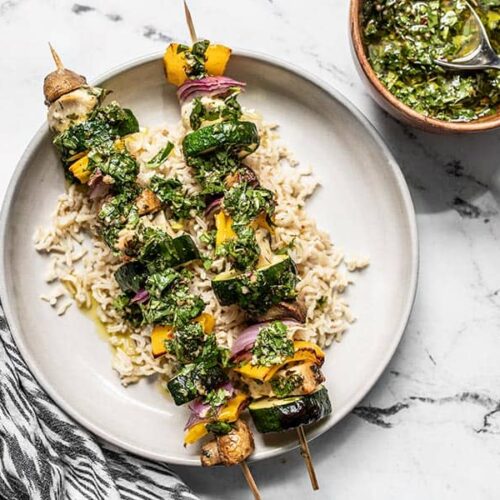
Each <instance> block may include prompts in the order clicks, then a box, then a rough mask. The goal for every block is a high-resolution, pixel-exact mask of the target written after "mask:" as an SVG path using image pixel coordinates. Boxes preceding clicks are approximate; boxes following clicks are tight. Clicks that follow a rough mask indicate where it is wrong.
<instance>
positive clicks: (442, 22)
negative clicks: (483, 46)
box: [362, 0, 500, 122]
mask: <svg viewBox="0 0 500 500" xmlns="http://www.w3.org/2000/svg"><path fill="white" fill-rule="evenodd" d="M475 9H476V11H477V13H478V14H479V16H480V17H481V19H482V21H483V23H484V25H485V27H486V30H487V31H488V35H489V37H490V40H491V43H492V45H493V48H494V49H495V50H496V51H497V52H500V5H499V2H498V0H481V1H479V2H478V5H476V6H475ZM362 18H363V20H362V22H363V35H364V42H365V46H366V50H367V55H368V59H369V61H370V64H371V65H372V67H373V69H374V70H375V73H376V74H377V76H378V78H379V79H380V81H381V82H382V83H383V84H384V86H385V87H387V89H388V90H389V91H390V92H391V93H392V94H393V95H394V96H395V97H397V98H398V99H399V100H401V101H402V102H403V103H404V104H406V105H407V106H409V107H411V108H413V109H414V110H415V111H417V112H419V113H421V114H423V115H426V116H430V117H433V118H437V119H440V120H446V121H461V122H467V121H470V120H474V119H477V118H480V117H482V116H486V115H489V114H492V113H494V112H495V111H496V107H497V105H498V104H499V101H500V73H499V72H496V71H477V72H470V71H468V72H458V73H457V72H452V71H447V70H444V69H442V68H441V67H439V66H438V65H437V64H436V63H435V62H434V60H435V59H448V60H450V59H454V58H456V57H460V56H463V55H465V54H466V53H468V52H470V51H471V50H473V49H474V48H475V47H476V46H477V43H478V38H477V24H476V23H475V22H474V19H473V17H472V16H471V13H470V10H469V9H468V8H467V6H466V3H465V2H464V1H463V0H458V1H449V0H446V1H439V0H431V1H412V0H367V1H365V2H364V3H363V11H362Z"/></svg>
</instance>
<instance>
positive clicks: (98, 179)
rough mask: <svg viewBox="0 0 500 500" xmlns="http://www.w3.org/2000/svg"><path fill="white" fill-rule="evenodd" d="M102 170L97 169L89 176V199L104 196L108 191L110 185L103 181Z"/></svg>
mask: <svg viewBox="0 0 500 500" xmlns="http://www.w3.org/2000/svg"><path fill="white" fill-rule="evenodd" d="M103 178H104V177H103V175H102V172H101V171H100V170H99V169H97V170H96V171H95V172H94V173H93V174H92V177H90V179H89V182H88V186H89V193H88V194H89V198H90V199H91V200H98V199H99V198H104V196H106V195H107V194H108V192H109V188H110V185H109V184H106V183H105V182H104V181H103Z"/></svg>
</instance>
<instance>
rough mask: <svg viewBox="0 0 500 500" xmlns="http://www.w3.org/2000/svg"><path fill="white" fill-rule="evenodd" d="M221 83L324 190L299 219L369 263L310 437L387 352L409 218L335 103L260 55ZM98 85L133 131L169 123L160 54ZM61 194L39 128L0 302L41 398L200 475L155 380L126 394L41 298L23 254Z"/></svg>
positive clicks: (402, 309) (172, 107)
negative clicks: (131, 118) (323, 409)
mask: <svg viewBox="0 0 500 500" xmlns="http://www.w3.org/2000/svg"><path fill="white" fill-rule="evenodd" d="M227 73H228V75H230V76H232V77H234V78H236V79H238V80H242V81H245V82H247V83H248V86H247V89H248V90H247V92H246V93H245V95H244V96H243V101H244V103H245V104H246V105H247V106H251V107H254V108H256V109H258V110H259V111H260V112H262V113H263V115H264V117H265V118H266V119H267V120H268V121H274V122H277V123H279V124H280V130H281V136H282V139H283V142H284V143H286V144H287V145H288V146H289V148H290V149H291V150H292V151H293V152H294V153H295V155H296V157H297V159H299V160H300V161H301V162H302V163H305V164H307V165H312V166H313V167H314V170H315V173H316V175H317V176H318V178H319V180H320V182H321V185H322V187H321V189H320V190H319V192H317V193H316V194H315V195H314V197H313V199H312V200H311V202H310V204H309V207H308V209H309V211H310V213H312V214H313V215H314V217H315V218H316V219H317V221H318V224H319V226H320V227H321V228H323V229H325V230H327V231H328V232H329V233H330V234H331V237H332V240H333V241H334V242H335V243H336V244H337V245H339V246H341V247H342V248H343V249H345V250H346V251H347V252H352V253H356V252H362V253H365V254H367V255H369V257H370V260H371V266H370V268H369V269H367V270H366V271H365V272H363V273H361V274H359V275H355V278H356V286H355V287H353V288H352V289H351V290H350V291H349V293H348V296H347V299H348V300H349V302H350V304H351V305H352V309H353V311H354V313H355V314H356V316H358V318H359V320H358V321H357V322H356V323H355V324H354V325H353V326H352V327H351V328H350V329H349V331H348V333H347V334H346V335H345V337H344V339H343V341H342V342H341V343H340V344H337V345H334V346H333V347H332V348H331V349H329V350H328V352H327V361H326V363H325V368H324V371H325V374H326V377H327V387H328V389H329V391H330V395H331V398H332V401H333V405H334V413H333V415H332V416H331V417H330V418H329V419H325V420H323V421H322V422H321V423H320V424H319V425H317V426H315V427H313V428H311V429H309V430H308V434H309V436H310V437H311V438H313V437H316V436H319V435H320V434H321V433H323V432H325V431H326V430H327V429H329V428H330V427H332V426H333V425H335V423H337V422H338V421H339V420H340V419H341V418H342V417H344V416H345V415H346V414H347V413H348V412H349V411H350V410H351V409H352V408H353V407H354V405H355V404H356V403H358V402H359V401H360V400H361V398H363V396H365V394H366V393H367V392H368V390H369V389H370V388H371V387H372V385H373V384H374V383H375V382H376V380H377V379H378V377H379V376H380V374H381V373H382V371H383V369H384V368H385V366H386V365H387V363H388V362H389V360H390V358H391V356H392V355H393V353H394V350H395V349H396V346H397V345H398V342H399V340H400V338H401V336H402V334H403V331H404V328H405V326H406V323H407V320H408V316H409V314H410V310H411V306H412V302H413V298H414V294H415V289H416V282H417V267H418V257H417V253H418V250H417V232H416V224H415V214H414V210H413V206H412V202H411V199H410V195H409V193H408V189H407V186H406V184H405V181H404V179H403V176H402V174H401V172H400V170H399V168H398V166H397V164H396V163H395V161H394V159H393V158H392V156H391V154H390V153H389V151H388V149H387V148H386V146H385V145H384V144H383V142H382V141H381V139H380V138H379V137H378V135H377V134H376V132H375V131H374V130H373V128H372V127H371V126H370V125H369V123H368V122H367V120H366V119H365V118H364V117H363V116H362V115H361V114H360V113H359V112H358V111H357V110H356V109H355V108H354V107H353V106H352V105H351V104H350V103H349V102H348V101H347V99H345V97H343V96H342V95H340V94H339V93H338V92H336V91H335V90H333V89H332V88H330V87H328V86H326V85H325V84H323V83H318V81H317V80H314V79H313V78H311V77H309V76H308V75H305V74H304V73H303V72H301V71H298V70H297V69H295V68H292V67H290V66H289V65H287V64H284V63H281V62H278V61H276V60H273V59H270V58H268V57H264V56H261V55H255V54H249V53H243V52H236V54H235V55H234V56H233V57H232V59H231V63H230V66H229V69H228V71H227ZM96 83H100V84H103V85H104V86H105V87H107V88H109V89H112V90H113V92H114V94H113V97H114V98H115V99H117V100H118V101H119V102H120V103H121V104H122V105H124V106H127V107H130V108H132V109H133V110H134V112H135V113H136V115H137V117H138V119H139V121H140V123H142V124H148V125H153V124H158V123H162V122H165V121H167V122H169V123H175V122H176V121H177V120H178V118H179V111H178V103H177V99H176V96H175V91H174V89H173V88H172V87H171V86H169V85H167V84H166V82H165V79H164V74H163V68H162V62H161V57H160V55H154V56H151V57H147V58H143V59H141V60H138V61H134V62H132V63H130V64H127V65H125V66H122V67H120V68H118V69H117V70H115V71H112V72H111V73H109V74H107V75H105V76H104V77H103V78H101V79H100V80H99V81H98V82H96ZM63 190H64V178H63V172H62V169H61V167H60V166H59V163H58V160H57V157H56V154H55V152H54V150H53V147H52V144H51V138H50V134H49V132H48V130H47V128H46V127H45V126H44V127H43V128H42V129H41V130H40V131H39V132H38V133H37V135H36V136H35V137H34V139H33V140H32V142H31V143H30V145H29V147H28V149H27V150H26V153H25V154H24V156H23V158H22V159H21V161H20V163H19V165H18V167H17V170H16V172H15V174H14V177H13V179H12V181H11V184H10V187H9V190H8V192H7V195H6V198H5V202H4V206H3V211H2V218H1V226H0V231H1V232H0V287H1V288H0V291H1V296H2V302H3V307H4V309H5V313H6V315H7V319H8V321H9V323H10V325H11V328H12V332H13V334H14V337H15V340H16V342H17V345H18V346H19V349H20V350H21V352H22V354H23V356H24V359H25V360H26V362H27V363H28V365H29V366H30V368H31V370H32V372H33V373H34V375H35V376H36V378H37V379H38V380H39V382H40V383H41V384H42V386H43V387H44V388H45V389H46V390H47V392H48V393H49V394H50V395H51V396H52V398H53V399H54V400H55V401H56V402H57V403H58V404H59V405H60V406H61V407H62V408H63V409H64V410H65V411H66V412H67V413H68V414H70V415H71V416H72V417H73V418H75V419H76V420H77V421H79V422H80V423H81V424H82V425H84V426H85V427H87V428H88V429H89V430H91V431H92V432H94V433H95V434H98V435H99V436H101V437H103V438H104V439H106V440H108V441H110V442H112V443H114V444H116V445H119V446H121V447H123V448H125V449H127V450H130V451H132V452H135V453H137V454H139V455H143V456H145V457H150V458H153V459H159V460H164V461H167V462H172V463H178V464H192V465H198V464H199V459H198V455H197V450H196V447H190V448H187V449H185V448H183V446H182V434H183V431H182V429H183V426H184V422H185V420H186V409H185V408H178V407H175V406H174V405H173V403H172V402H170V401H169V400H168V399H166V398H165V397H163V396H162V395H161V393H160V391H159V390H158V386H157V384H155V383H152V382H149V381H142V382H141V383H139V384H136V385H135V386H133V387H129V388H127V389H125V388H123V387H122V386H121V385H120V383H119V381H118V377H117V376H116V374H115V373H114V372H113V371H112V369H111V365H110V361H111V356H110V354H111V353H110V350H109V347H108V346H107V344H106V342H104V341H103V340H102V338H101V337H100V336H99V335H98V334H97V333H96V331H95V330H96V328H95V325H94V324H93V323H92V321H91V320H89V319H88V318H87V317H85V316H84V315H82V314H81V313H79V311H78V310H77V308H75V307H72V308H71V309H70V310H69V311H68V313H67V314H66V315H65V316H63V317H58V316H57V315H56V314H55V312H54V310H52V309H51V308H50V307H49V306H48V305H47V304H46V303H45V302H42V301H41V300H40V298H39V297H40V295H41V294H43V293H46V292H47V285H46V284H45V282H44V276H45V272H46V265H47V260H46V258H44V257H43V256H40V255H38V254H37V253H36V252H35V250H34V249H33V243H32V235H33V232H34V230H35V228H36V227H37V226H39V225H47V224H48V223H49V221H50V215H51V213H52V212H53V210H54V207H55V203H56V199H57V197H58V195H59V194H60V193H61V192H63ZM256 437H257V439H256V443H257V444H256V451H255V453H254V455H253V460H258V459H262V458H266V457H270V456H273V455H277V454H278V453H282V452H283V451H285V450H290V449H292V448H293V447H295V446H296V435H295V433H293V432H291V433H285V434H282V435H278V436H274V437H269V438H268V437H266V438H265V439H263V438H262V437H261V436H256Z"/></svg>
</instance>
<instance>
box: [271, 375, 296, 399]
mask: <svg viewBox="0 0 500 500" xmlns="http://www.w3.org/2000/svg"><path fill="white" fill-rule="evenodd" d="M302 382H304V377H302V375H300V374H299V373H292V374H291V375H290V376H283V375H279V376H277V377H274V378H273V379H272V380H271V388H272V389H273V392H274V394H275V395H276V396H277V397H278V398H286V397H287V396H289V395H290V394H291V393H292V392H293V391H294V390H295V389H297V387H300V385H301V384H302Z"/></svg>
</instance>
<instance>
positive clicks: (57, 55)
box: [49, 42, 64, 69]
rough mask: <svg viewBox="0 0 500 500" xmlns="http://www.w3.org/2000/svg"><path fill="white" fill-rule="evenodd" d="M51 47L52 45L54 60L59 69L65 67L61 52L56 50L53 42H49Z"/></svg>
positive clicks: (51, 51) (51, 50)
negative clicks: (60, 55)
mask: <svg viewBox="0 0 500 500" xmlns="http://www.w3.org/2000/svg"><path fill="white" fill-rule="evenodd" d="M49 47H50V53H51V54H52V58H53V59H54V62H55V63H56V66H57V69H64V64H63V63H62V61H61V58H60V57H59V54H58V53H57V52H56V49H54V47H52V44H51V43H50V42H49Z"/></svg>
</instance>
